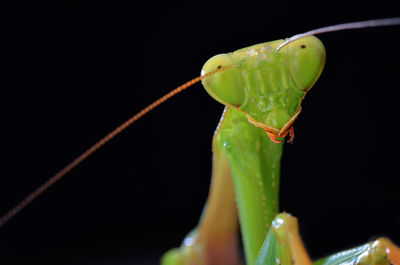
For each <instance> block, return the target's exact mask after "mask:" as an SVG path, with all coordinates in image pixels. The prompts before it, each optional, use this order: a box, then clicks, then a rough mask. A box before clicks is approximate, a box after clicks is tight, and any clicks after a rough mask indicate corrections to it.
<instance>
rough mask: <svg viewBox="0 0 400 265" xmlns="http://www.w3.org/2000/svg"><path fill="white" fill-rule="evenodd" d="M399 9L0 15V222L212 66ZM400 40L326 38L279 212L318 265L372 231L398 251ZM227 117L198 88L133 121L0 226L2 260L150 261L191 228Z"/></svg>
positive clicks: (314, 6)
mask: <svg viewBox="0 0 400 265" xmlns="http://www.w3.org/2000/svg"><path fill="white" fill-rule="evenodd" d="M396 11H398V9H397V8H395V7H394V6H392V5H391V3H390V2H388V3H386V2H383V1H378V2H375V3H373V4H366V3H365V2H363V1H360V2H354V3H353V2H352V3H350V2H347V3H343V4H342V3H339V2H335V3H334V4H328V3H323V1H320V2H316V3H311V2H308V1H298V2H295V3H293V2H288V1H284V2H283V1H280V2H265V1H263V2H250V1H246V2H241V3H238V4H236V5H235V4H232V3H231V4H230V5H228V6H225V7H223V8H220V7H216V6H215V5H211V4H207V3H202V2H198V3H197V2H196V5H190V4H186V5H176V6H174V5H173V4H171V3H165V4H162V5H158V4H157V3H150V4H148V5H144V6H137V5H136V4H133V3H130V4H129V3H117V2H113V3H112V4H111V2H110V3H109V4H107V5H105V4H100V3H93V4H88V3H83V2H80V3H79V4H73V3H68V4H67V3H66V4H61V3H60V4H48V3H46V4H44V3H43V4H38V3H35V4H33V3H31V4H26V3H20V4H16V5H14V6H7V7H4V8H1V11H0V12H1V21H0V24H1V31H0V32H1V46H2V47H1V53H0V56H1V59H0V67H1V69H0V71H1V72H0V77H1V78H0V85H1V105H0V106H1V128H2V138H1V139H2V144H1V152H2V157H3V159H2V160H1V173H0V174H1V177H0V212H1V213H4V212H5V211H6V210H8V209H9V208H10V207H12V206H13V205H14V204H16V203H17V202H18V201H20V200H21V199H22V198H23V197H24V196H25V195H27V193H29V192H31V191H32V190H33V189H34V188H35V187H37V186H38V185H39V184H40V183H42V182H43V181H44V180H46V179H48V178H49V177H50V176H51V175H52V174H54V173H55V172H56V171H57V170H59V169H60V168H62V167H63V166H64V165H65V164H66V163H68V162H69V161H70V160H71V159H73V158H74V157H75V156H77V155H78V154H79V153H80V152H82V151H84V150H85V149H86V148H87V147H88V146H89V145H91V144H93V143H95V142H96V141H97V140H98V139H99V138H101V137H102V136H104V135H105V134H106V133H108V132H109V131H110V130H112V129H113V128H114V127H116V126H117V125H118V124H120V123H121V122H123V121H124V120H126V119H127V118H128V117H130V116H131V115H132V114H134V113H135V112H137V111H139V110H140V109H141V108H143V107H144V106H145V105H146V104H149V103H150V102H152V101H153V100H155V99H157V98H158V97H159V96H161V95H162V94H163V93H166V92H167V91H169V90H170V89H172V88H174V87H176V86H177V85H180V84H181V83H183V82H185V81H187V80H189V79H191V78H193V77H195V76H197V75H198V74H199V73H200V69H201V67H202V65H203V63H204V62H205V61H206V60H207V59H208V58H210V57H211V56H213V55H215V54H218V53H222V52H230V51H234V50H236V49H239V48H243V47H246V46H249V45H253V44H256V43H260V42H265V41H270V40H275V39H279V38H286V37H290V36H292V35H294V34H297V33H301V32H304V31H306V30H309V29H313V28H317V27H322V26H327V25H332V24H337V23H343V22H350V21H358V20H365V19H371V18H383V17H390V16H396V15H399V13H398V12H396ZM399 30H400V28H399V27H391V28H377V29H363V30H357V31H346V32H337V33H329V34H326V35H321V36H320V39H321V40H322V41H323V43H324V44H325V46H326V50H327V64H326V67H325V70H324V72H323V74H322V76H321V78H320V80H319V81H318V82H317V84H316V85H315V87H314V88H313V89H312V90H311V92H310V93H309V94H308V95H307V97H306V99H305V100H304V102H303V112H302V114H301V115H300V117H299V119H298V120H297V121H296V123H295V132H296V138H295V142H294V144H292V145H290V144H287V145H286V146H285V152H284V157H283V161H282V177H281V178H282V182H281V209H282V210H283V211H287V212H290V213H292V214H293V215H295V216H297V217H298V218H299V223H300V229H301V233H302V236H303V238H304V240H305V243H306V246H307V248H308V250H309V252H310V254H311V256H312V257H314V258H317V257H321V256H323V255H326V254H329V253H332V252H333V251H338V250H341V249H343V248H348V247H351V246H355V245H357V244H361V243H364V242H366V241H368V240H371V239H373V238H374V237H375V236H388V237H390V238H391V239H392V240H393V241H394V242H396V243H397V244H400V196H399V194H398V193H399V192H398V191H399V187H400V185H399V184H400V181H399V175H400V174H399V170H400V166H399V164H400V160H399V158H400V154H399V150H400V149H399V147H400V143H399V135H400V131H399V124H398V117H399V115H400V111H399V107H398V102H399V92H398V91H399V81H400V79H399V78H400V76H399V66H398V63H399V61H400V55H399V48H398V47H399V45H400V40H399V33H400V31H399ZM222 109H223V107H222V106H221V105H220V104H219V103H217V102H215V101H214V100H213V99H211V98H210V97H209V96H208V95H207V94H206V93H205V91H204V90H203V89H202V87H201V86H200V85H196V86H195V87H193V88H191V89H190V90H189V91H186V92H184V93H183V94H182V95H179V96H177V97H176V98H173V99H171V100H170V102H168V103H166V104H164V105H163V106H161V107H160V108H158V109H157V110H155V111H153V112H152V113H151V114H149V115H148V116H147V117H146V118H144V119H143V120H140V121H139V122H138V123H137V124H135V126H133V127H131V128H129V129H128V130H126V131H125V132H123V133H122V134H121V135H119V136H118V137H117V138H116V139H114V140H113V141H112V142H111V143H109V144H107V145H106V146H105V147H104V148H103V149H102V150H101V151H99V152H98V153H96V154H95V155H94V156H93V157H91V158H89V159H88V160H87V161H85V163H84V164H82V165H81V166H79V167H78V168H76V169H75V170H74V171H73V172H71V173H70V174H69V175H68V176H67V177H66V178H65V179H63V180H62V181H61V182H59V183H57V184H56V185H55V186H54V187H52V188H51V189H50V190H49V191H48V192H46V193H45V194H44V195H43V196H41V197H40V198H39V199H37V200H36V201H35V202H34V203H33V204H32V205H30V206H29V207H27V208H26V209H25V210H24V211H22V212H21V213H20V214H19V215H18V216H16V217H15V219H13V220H12V221H10V222H9V223H7V224H6V225H5V226H4V227H2V228H0V257H1V258H0V264H26V263H27V262H29V263H30V264H157V262H158V259H159V257H160V255H161V254H162V253H163V252H165V251H166V250H167V249H169V248H171V247H174V246H177V245H179V243H180V240H181V239H182V238H183V237H184V235H185V234H186V233H187V232H188V231H189V230H190V229H191V228H193V227H194V226H195V225H196V223H197V220H198V217H199V215H200V213H201V210H202V207H203V204H204V201H205V199H206V196H207V191H208V185H209V181H210V172H211V138H212V134H213V130H214V128H215V126H216V124H217V122H218V120H219V116H220V113H221V111H222Z"/></svg>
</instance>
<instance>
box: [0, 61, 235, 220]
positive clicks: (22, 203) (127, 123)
mask: <svg viewBox="0 0 400 265" xmlns="http://www.w3.org/2000/svg"><path fill="white" fill-rule="evenodd" d="M232 67H236V65H229V66H226V67H221V68H218V69H217V70H215V71H211V72H209V73H207V74H204V75H202V76H198V77H196V78H194V79H192V80H190V81H188V82H186V83H184V84H183V85H181V86H179V87H177V88H175V89H174V90H172V91H170V92H168V93H167V94H165V95H164V96H162V97H161V98H159V99H157V100H156V101H154V102H153V103H151V104H150V105H148V106H147V107H145V108H144V109H142V110H141V111H139V112H138V113H137V114H135V115H133V116H132V117H131V118H129V119H128V120H127V121H125V122H124V123H122V124H121V125H119V126H118V127H117V128H115V129H114V130H113V131H111V132H110V133H109V134H107V135H106V136H104V137H103V138H102V139H100V140H99V141H98V142H97V143H95V144H94V145H92V146H91V147H89V148H88V149H87V150H86V151H84V152H83V153H82V154H80V155H79V156H78V157H76V158H75V159H74V160H72V161H71V162H70V163H69V164H68V165H66V166H65V167H64V168H63V169H61V170H60V171H58V172H57V173H56V174H55V175H53V176H52V177H51V178H50V179H48V180H47V181H46V182H44V183H43V184H42V185H40V186H39V187H38V188H37V189H36V190H34V191H33V192H32V193H30V194H29V195H28V196H26V197H25V199H23V200H22V201H20V202H19V203H18V204H17V205H15V206H14V207H13V208H11V210H9V211H8V212H6V213H5V214H4V215H3V216H2V217H1V218H0V227H1V226H3V225H4V224H5V223H7V222H8V221H9V220H10V219H11V218H13V217H14V216H15V215H16V214H18V213H19V212H20V211H21V210H22V209H24V208H25V207H26V206H27V205H29V204H30V203H31V202H32V201H33V200H34V199H36V198H37V197H39V196H40V195H41V194H42V193H43V192H45V191H46V190H47V189H48V188H50V187H51V186H52V185H53V184H54V183H56V182H57V181H59V180H60V179H61V178H62V177H64V176H65V175H66V174H68V172H70V171H71V170H72V169H74V168H75V167H76V166H78V165H79V164H80V163H82V162H83V161H84V160H85V159H86V158H88V157H89V156H90V155H91V154H93V153H94V152H96V151H97V150H98V149H99V148H100V147H102V146H103V145H104V144H106V143H107V142H109V141H110V140H111V139H112V138H114V137H115V136H116V135H118V134H119V133H120V132H122V131H123V130H125V129H126V128H127V127H128V126H130V125H131V124H132V123H134V122H135V121H137V120H138V119H140V118H141V117H143V116H144V115H146V114H147V113H149V112H150V111H151V110H153V109H155V108H156V107H158V106H159V105H160V104H161V103H164V102H165V101H167V100H168V99H170V98H171V97H173V96H175V95H176V94H178V93H179V92H182V91H183V90H185V89H186V88H188V87H190V86H192V85H194V84H195V83H197V82H199V81H201V80H202V79H204V78H206V77H209V76H211V75H214V74H216V73H218V72H221V71H224V70H226V69H229V68H232Z"/></svg>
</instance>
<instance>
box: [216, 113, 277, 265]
mask: <svg viewBox="0 0 400 265" xmlns="http://www.w3.org/2000/svg"><path fill="white" fill-rule="evenodd" d="M215 141H216V143H217V144H218V145H219V146H221V147H223V149H224V150H225V151H226V153H227V156H228V159H229V163H230V167H231V171H232V175H233V181H234V188H235V194H236V201H237V203H238V209H239V219H240V224H241V232H242V238H243V243H244V248H245V255H246V261H247V262H246V264H255V261H256V258H257V255H258V253H259V251H260V248H261V246H262V244H263V241H264V239H265V237H266V235H267V233H268V230H269V228H270V226H271V222H272V219H273V218H274V217H275V215H276V214H277V213H278V210H279V205H278V202H279V200H278V199H279V198H278V196H279V192H278V191H279V176H280V159H281V156H282V150H283V145H282V144H275V143H272V142H271V141H270V140H269V138H268V136H267V134H266V133H265V132H264V131H263V130H262V129H260V128H257V127H255V126H254V125H252V124H250V123H249V122H248V120H247V118H246V117H245V115H244V114H242V113H240V112H239V111H237V110H235V109H233V108H229V107H227V109H226V111H225V114H224V115H223V119H222V120H221V123H220V126H219V128H218V130H217V133H216V135H215Z"/></svg>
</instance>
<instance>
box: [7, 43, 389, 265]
mask: <svg viewBox="0 0 400 265" xmlns="http://www.w3.org/2000/svg"><path fill="white" fill-rule="evenodd" d="M299 41H305V42H306V43H305V44H301V45H300V46H299V45H296V43H297V42H293V43H291V44H289V45H288V46H286V47H283V48H281V49H280V50H281V52H280V53H279V52H275V51H276V50H277V49H278V46H279V45H280V44H281V43H282V42H283V41H276V42H270V43H264V44H261V45H256V46H253V47H251V48H249V49H242V50H239V51H237V52H236V54H237V56H238V57H239V59H237V60H238V61H241V60H242V58H244V57H246V56H249V58H253V59H257V60H259V59H265V58H263V57H264V55H265V57H269V56H271V57H272V58H269V59H270V60H272V61H273V62H270V63H271V65H266V66H263V67H267V68H270V69H269V70H270V71H268V72H269V73H272V72H274V74H271V76H270V77H268V78H269V79H270V80H272V79H274V80H275V78H276V79H277V80H275V81H274V82H278V83H275V84H280V83H279V82H280V81H282V82H284V83H283V84H284V86H283V87H278V88H277V90H279V91H274V95H275V96H276V97H274V98H266V97H265V96H264V99H265V100H267V101H260V102H257V103H256V107H255V108H256V109H263V110H264V111H271V108H272V109H273V110H274V111H275V113H273V115H272V116H271V115H270V116H268V117H262V116H263V114H260V113H256V112H255V111H256V109H254V107H252V106H250V105H246V106H242V105H243V104H244V102H245V101H246V100H248V98H247V97H248V96H247V95H243V94H241V93H243V92H240V87H241V86H243V84H241V82H244V81H241V80H237V78H233V79H234V80H230V79H229V76H237V75H235V74H234V73H235V72H238V71H239V68H238V67H236V66H233V67H231V68H229V69H227V68H226V65H227V63H228V65H236V64H237V63H238V61H235V62H231V61H230V60H232V59H231V58H229V56H228V58H226V56H220V57H217V58H215V59H213V61H210V62H209V63H207V64H206V65H205V66H204V68H203V72H204V74H208V73H210V72H211V73H212V74H211V75H210V76H209V77H208V78H207V79H204V80H203V83H204V84H205V86H206V89H207V90H208V92H209V93H210V94H212V95H214V96H215V97H216V99H217V100H218V101H220V102H223V103H225V104H228V105H229V106H230V107H228V108H227V110H226V112H225V114H224V119H223V121H221V126H220V127H219V129H218V136H216V138H215V139H214V143H213V145H214V147H213V148H214V152H215V157H214V161H215V166H216V168H215V169H214V176H216V175H221V178H222V180H221V183H218V182H219V180H214V181H213V183H214V184H215V185H217V184H219V185H222V187H220V188H222V189H223V192H217V196H219V197H221V196H223V195H225V196H223V198H219V199H218V201H220V200H222V201H224V200H227V201H228V202H226V203H227V204H224V205H223V207H222V208H217V209H215V210H214V211H215V212H217V213H219V214H220V213H221V211H228V213H227V215H226V216H227V217H229V218H227V219H228V220H225V219H223V220H221V219H220V218H221V217H218V218H217V220H215V219H212V218H211V219H210V220H209V221H207V216H208V215H207V214H205V215H204V219H203V220H204V222H209V223H210V224H209V226H208V227H207V228H204V229H205V230H207V229H211V230H212V229H214V230H217V232H218V233H217V234H219V233H221V234H222V235H217V238H212V237H213V236H210V237H211V239H210V238H207V237H206V238H203V239H202V240H203V241H202V242H203V244H205V245H207V244H210V245H211V247H209V250H206V251H205V252H204V253H208V251H211V254H210V255H211V258H210V259H211V260H210V261H208V260H207V259H208V257H206V256H207V255H208V254H204V253H202V251H204V249H207V247H204V246H200V247H197V246H196V241H197V240H198V239H197V238H198V236H197V235H196V234H191V235H190V236H188V238H187V239H186V240H185V244H186V245H185V246H188V247H189V250H184V251H183V252H184V254H181V253H179V252H175V251H173V252H170V253H169V254H167V256H166V257H165V258H164V262H165V263H166V264H180V263H181V264H224V259H226V260H227V261H226V262H227V264H235V262H236V263H238V262H239V261H238V258H237V256H238V253H237V252H236V251H237V249H236V248H237V246H236V243H235V241H234V240H235V239H236V238H237V235H236V233H235V231H236V230H237V224H236V218H235V216H236V208H235V205H232V202H234V200H233V196H234V193H233V192H232V191H233V188H232V184H231V183H230V181H229V179H230V176H229V174H228V173H227V171H232V172H234V174H233V175H234V180H235V182H236V181H246V180H245V178H244V177H240V176H241V175H240V174H244V175H246V173H244V172H242V171H243V170H244V169H243V168H246V167H249V168H250V167H251V166H250V165H253V167H254V168H257V169H259V170H260V173H256V171H255V169H254V168H251V169H250V170H251V172H253V174H255V180H257V181H255V182H254V183H253V184H251V185H253V186H252V188H249V190H247V187H248V186H249V185H250V184H248V183H246V182H244V183H241V184H239V186H240V187H241V188H242V190H238V189H237V190H236V194H237V195H236V196H237V198H238V203H239V209H241V208H245V209H246V210H244V211H242V213H241V214H240V218H241V225H242V231H244V232H243V240H244V245H245V251H246V260H247V264H254V263H255V262H258V263H259V264H270V263H271V262H268V260H270V261H271V260H272V261H273V262H276V263H278V264H292V262H293V261H295V263H299V264H307V262H309V260H308V259H307V258H306V257H305V256H304V249H303V247H302V244H301V241H300V239H299V237H298V235H297V234H296V233H297V232H296V223H295V221H294V219H293V218H292V217H290V216H289V215H286V214H283V215H278V216H277V217H276V218H275V220H274V221H272V219H273V218H274V217H275V216H276V214H277V212H278V187H279V175H280V174H279V171H280V170H279V167H280V166H279V163H280V156H281V153H282V144H280V143H279V142H282V141H283V140H282V138H281V137H284V136H286V135H287V134H291V133H292V128H293V127H292V124H293V121H294V120H295V118H296V117H297V115H298V114H299V112H300V101H301V100H302V98H303V96H304V94H305V92H306V91H308V89H309V88H310V87H311V86H312V85H313V84H314V82H315V81H316V79H317V78H318V76H319V74H320V73H321V71H322V66H323V64H324V59H323V58H324V56H322V54H323V53H324V52H322V48H323V46H321V44H320V42H319V41H317V40H316V39H315V38H312V37H307V38H301V39H299ZM303 45H304V46H305V47H304V48H303ZM292 46H293V47H297V48H298V49H299V51H300V52H303V51H308V50H309V49H311V50H316V52H315V53H314V54H312V56H311V57H310V58H308V59H307V60H306V62H307V66H309V63H310V61H311V66H309V68H311V69H309V68H308V67H307V68H305V67H304V66H303V65H301V64H300V65H299V64H297V63H294V64H292V65H289V66H288V65H285V64H284V63H283V62H284V61H285V60H286V59H285V60H283V59H282V56H284V55H282V54H286V53H287V50H288V48H289V47H292ZM321 47H322V48H321ZM316 55H317V56H316ZM296 56H301V55H298V54H297V55H296ZM305 56H306V57H307V56H308V54H306V55H305ZM318 56H319V57H318ZM289 57H290V56H289ZM315 58H317V60H315V61H314V59H315ZM279 62H280V63H279ZM245 63H248V64H249V65H244V66H241V67H245V68H246V67H247V68H251V67H253V65H254V64H257V65H262V64H263V62H256V63H255V62H245ZM272 66H274V67H272ZM296 68H298V69H297V70H300V72H301V71H303V70H306V69H307V70H310V71H306V72H305V73H304V72H301V74H299V75H298V76H297V79H293V80H292V79H290V78H288V77H287V76H285V75H286V74H284V73H282V72H283V71H292V72H295V73H296V74H297V70H296ZM271 70H272V71H271ZM214 71H217V72H215V73H214ZM249 72H250V71H249ZM308 74H309V75H308ZM239 75H240V74H239ZM249 75H250V74H249ZM223 76H228V81H225V82H228V84H229V85H226V83H224V84H223V85H222V86H221V87H229V88H231V87H235V90H236V86H238V89H237V92H238V93H236V94H234V95H231V94H230V93H228V92H226V91H223V89H222V90H218V89H217V91H215V90H213V89H212V88H213V87H214V86H217V87H219V86H218V83H219V82H221V81H220V80H218V78H221V80H222V79H225V78H226V77H223ZM254 78H255V79H253V77H251V78H250V77H248V80H246V82H250V83H251V82H254V85H255V87H257V88H261V90H262V89H264V90H267V91H269V92H271V89H275V88H276V86H271V87H268V85H265V86H263V85H259V84H260V82H258V81H263V80H257V77H254ZM267 82H269V81H267ZM285 82H286V83H285ZM214 83H216V84H217V85H216V84H214ZM261 83H262V82H261ZM288 85H289V86H291V87H293V85H294V87H295V88H294V89H293V90H292V91H284V90H285V87H286V86H288ZM260 86H261V87H260ZM264 92H265V91H264ZM275 92H276V93H275ZM289 92H290V93H289ZM257 93H258V92H257ZM255 94H256V93H255ZM226 97H228V98H227V99H226ZM256 97H258V98H263V95H257V94H256ZM285 98H286V99H285ZM287 98H290V103H287V102H286V103H285V102H284V101H285V100H287ZM268 102H270V103H272V105H268ZM246 103H248V102H246ZM275 103H276V104H278V103H279V104H280V106H283V105H285V104H289V105H290V109H289V110H285V111H283V110H282V108H280V107H279V106H277V105H274V104H275ZM279 104H278V105H279ZM238 106H241V107H238ZM244 111H248V112H250V113H252V114H254V116H243V115H242V114H241V113H240V112H244ZM264 119H265V120H268V122H267V126H263V125H262V124H261V122H260V120H264ZM249 121H250V122H249ZM254 125H255V126H254ZM240 126H243V127H240ZM260 127H261V128H260ZM277 128H278V129H277ZM239 132H245V133H244V134H243V135H241V136H242V137H243V139H239V140H234V138H232V137H231V134H239ZM268 135H269V137H268ZM254 139H258V140H254ZM229 141H239V143H234V142H229ZM249 143H250V144H249ZM242 145H246V146H247V145H248V148H249V149H250V151H249V153H248V155H245V158H246V159H249V161H246V160H243V158H237V157H235V156H238V155H240V154H241V153H242V151H241V150H242V149H241V147H240V146H242ZM97 147H98V146H97ZM97 147H96V148H94V149H97ZM225 148H226V149H230V150H231V151H230V153H229V152H227V154H226V153H224V152H225V151H223V150H224V149H225ZM260 153H261V156H263V159H266V161H267V162H266V163H263V162H262V161H264V160H260V158H255V160H256V161H257V160H258V163H257V164H256V165H254V158H252V156H255V155H256V154H260ZM85 157H86V156H83V158H85ZM228 160H229V161H231V160H235V161H237V162H236V163H234V166H231V168H230V169H229V166H227V163H228V162H227V161H228ZM219 161H222V162H219ZM78 162H80V161H79V160H78ZM74 165H75V164H73V166H74ZM235 185H236V184H235ZM47 187H48V186H44V188H47ZM215 189H218V188H215ZM42 190H43V189H42ZM211 193H212V192H211ZM247 197H250V198H249V199H247ZM267 197H268V198H267ZM210 200H212V197H211V198H210ZM25 204H26V203H23V206H24V205H25ZM217 204H218V203H217ZM247 207H249V208H247ZM252 207H255V208H254V209H253V208H252ZM211 211H212V210H211ZM16 212H17V211H14V212H12V214H11V215H8V216H10V217H12V216H13V214H14V213H16ZM253 215H254V216H253ZM7 219H8V218H5V219H3V222H5V221H7ZM4 220H5V221H4ZM218 221H219V222H220V224H219V226H218ZM210 227H211V228H210ZM280 229H282V230H280ZM225 230H227V231H225ZM195 235H196V236H195ZM221 238H222V239H223V240H221V241H222V242H220V243H221V245H223V246H226V247H222V251H219V250H218V249H219V246H217V247H215V246H213V244H217V243H218V242H219V240H220V239H221ZM204 242H206V243H204ZM226 242H228V243H226ZM263 242H264V245H262V244H263ZM379 242H380V243H379V244H375V245H374V250H376V249H378V250H379V248H378V247H381V246H382V245H384V247H383V249H386V248H390V249H393V250H395V249H396V247H395V246H393V245H391V243H388V242H387V241H385V240H382V241H379ZM289 243H290V244H291V246H290V247H288V244H289ZM280 244H281V245H280ZM377 246H378V247H377ZM369 247H370V245H368V246H362V247H361V248H358V249H357V250H354V251H353V252H351V251H350V252H351V255H353V256H352V257H355V259H360V260H361V258H360V257H365V255H366V254H365V253H369V252H365V251H369ZM224 248H226V249H224ZM199 249H200V250H199ZM260 249H261V251H260ZM213 251H215V253H212V252H213ZM293 251H294V252H293ZM385 251H386V250H385ZM376 252H377V253H378V251H376ZM393 252H394V253H396V251H393ZM259 253H260V254H259ZM354 253H355V254H354ZM204 255H205V256H204ZM383 256H384V258H387V256H385V255H383ZM341 257H342V256H341ZM349 257H350V256H349ZM375 257H376V256H374V258H375ZM367 258H369V257H367ZM331 259H334V257H333V258H331ZM215 260H218V261H215ZM327 260H328V261H329V262H332V263H329V264H334V262H338V260H340V259H334V260H333V261H332V260H329V258H328V259H327ZM265 262H267V263H265ZM321 262H323V261H321Z"/></svg>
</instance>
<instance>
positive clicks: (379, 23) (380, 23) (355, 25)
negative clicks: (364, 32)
mask: <svg viewBox="0 0 400 265" xmlns="http://www.w3.org/2000/svg"><path fill="white" fill-rule="evenodd" d="M396 25H400V17H392V18H383V19H374V20H366V21H359V22H351V23H343V24H337V25H333V26H328V27H323V28H319V29H313V30H310V31H307V32H304V33H301V34H297V35H294V36H293V37H291V38H289V39H288V40H286V41H285V42H283V43H282V44H281V45H279V46H278V47H277V48H276V49H275V52H279V50H280V49H282V48H283V47H284V46H286V45H288V44H289V43H291V42H293V41H295V40H298V39H301V38H304V37H307V36H310V35H317V34H321V33H327V32H333V31H341V30H348V29H362V28H373V27H384V26H396Z"/></svg>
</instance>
